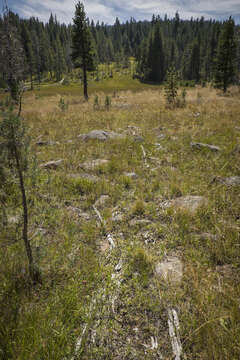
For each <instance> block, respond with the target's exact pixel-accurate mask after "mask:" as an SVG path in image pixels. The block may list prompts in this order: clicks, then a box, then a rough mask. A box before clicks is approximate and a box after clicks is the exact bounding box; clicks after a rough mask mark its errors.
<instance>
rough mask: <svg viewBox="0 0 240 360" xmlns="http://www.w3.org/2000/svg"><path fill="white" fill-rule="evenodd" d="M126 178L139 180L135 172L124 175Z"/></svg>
mask: <svg viewBox="0 0 240 360" xmlns="http://www.w3.org/2000/svg"><path fill="white" fill-rule="evenodd" d="M124 176H126V177H129V178H130V179H137V177H138V176H137V174H135V172H130V173H124Z"/></svg>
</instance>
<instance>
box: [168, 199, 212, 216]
mask: <svg viewBox="0 0 240 360" xmlns="http://www.w3.org/2000/svg"><path fill="white" fill-rule="evenodd" d="M206 203H207V199H206V198H204V197H203V196H191V195H188V196H181V197H179V198H177V199H174V200H169V201H166V202H165V203H163V207H165V208H168V207H174V208H176V209H181V210H185V211H189V212H190V213H194V212H195V211H196V210H197V209H198V208H199V207H200V206H202V205H204V204H206Z"/></svg>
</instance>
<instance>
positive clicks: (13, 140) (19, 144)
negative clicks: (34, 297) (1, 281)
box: [0, 107, 41, 283]
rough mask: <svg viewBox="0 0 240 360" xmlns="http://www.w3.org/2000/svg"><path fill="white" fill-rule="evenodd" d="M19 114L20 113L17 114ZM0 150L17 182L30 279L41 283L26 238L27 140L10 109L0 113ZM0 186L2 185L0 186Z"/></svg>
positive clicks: (22, 128)
mask: <svg viewBox="0 0 240 360" xmlns="http://www.w3.org/2000/svg"><path fill="white" fill-rule="evenodd" d="M19 113H20V112H19ZM0 119H1V122H0V150H1V160H3V159H5V164H6V165H5V166H6V167H7V166H8V167H9V168H10V169H11V170H12V171H13V170H15V173H16V175H17V178H18V180H19V188H20V192H21V198H22V210H23V228H22V238H23V241H24V245H25V250H26V254H27V258H28V268H29V274H30V278H31V280H32V282H33V283H36V282H39V281H41V279H40V273H39V271H38V270H37V269H36V267H35V266H34V261H33V255H32V248H31V244H30V240H29V237H28V220H29V215H28V202H27V195H26V186H25V176H24V175H25V173H26V171H27V168H28V164H27V160H28V156H27V154H28V151H27V150H28V145H29V141H28V140H29V139H28V136H27V135H26V132H25V127H24V124H23V121H22V118H21V117H20V116H19V115H16V114H15V112H14V111H13V108H12V107H9V108H8V109H7V111H6V110H3V111H2V112H1V113H0ZM1 185H2V184H1Z"/></svg>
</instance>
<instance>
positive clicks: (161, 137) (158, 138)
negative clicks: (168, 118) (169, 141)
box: [157, 134, 166, 141]
mask: <svg viewBox="0 0 240 360" xmlns="http://www.w3.org/2000/svg"><path fill="white" fill-rule="evenodd" d="M165 137H166V135H165V134H159V135H158V136H157V140H158V141H160V140H163V139H164V138H165Z"/></svg>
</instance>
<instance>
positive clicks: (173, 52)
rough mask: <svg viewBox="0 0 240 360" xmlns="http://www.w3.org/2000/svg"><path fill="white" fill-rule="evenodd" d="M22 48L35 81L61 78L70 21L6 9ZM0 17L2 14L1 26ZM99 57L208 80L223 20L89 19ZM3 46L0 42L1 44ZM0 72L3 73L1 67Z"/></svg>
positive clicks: (160, 75) (146, 77) (66, 69)
mask: <svg viewBox="0 0 240 360" xmlns="http://www.w3.org/2000/svg"><path fill="white" fill-rule="evenodd" d="M10 17H11V24H12V26H14V27H15V28H16V29H17V31H16V34H18V37H19V40H20V43H21V44H22V47H23V50H24V58H25V61H24V63H25V65H24V77H25V79H26V78H30V77H31V78H34V79H35V80H36V79H37V80H38V81H39V82H41V80H42V79H43V78H45V77H46V76H48V77H49V78H50V79H52V80H56V81H59V80H60V79H62V77H63V75H65V74H67V73H69V74H70V73H72V70H73V63H72V60H71V39H72V26H71V25H68V26H67V25H65V24H60V23H59V22H58V21H57V18H56V17H54V16H53V15H52V14H51V16H50V18H49V21H48V22H47V23H43V22H41V21H39V20H38V19H37V18H34V17H32V18H30V19H28V20H26V19H20V18H19V16H18V15H16V14H14V13H12V12H10ZM2 27H3V19H2V18H0V31H1V28H2ZM89 27H90V29H91V33H92V38H93V43H94V47H95V50H96V62H97V63H110V62H113V61H114V62H116V63H118V64H122V65H123V66H124V64H125V65H126V63H127V62H128V58H129V57H130V56H134V57H135V58H136V60H137V70H136V71H137V72H136V74H135V76H138V77H139V78H140V79H141V80H143V81H152V82H159V83H161V82H162V81H163V80H164V79H165V75H166V72H167V69H168V68H169V67H171V66H174V67H175V68H176V70H177V71H179V74H180V76H181V78H182V79H183V80H192V81H195V82H200V81H211V80H212V79H213V73H214V61H215V57H216V52H217V46H218V41H219V35H220V33H221V29H222V27H223V23H222V22H219V21H215V20H204V18H201V19H195V20H194V19H191V20H181V19H180V17H179V14H178V13H176V15H175V17H174V18H172V19H169V18H168V17H167V16H165V17H164V19H162V18H161V17H160V16H155V15H153V17H152V21H136V20H135V19H134V18H131V19H130V20H129V21H127V22H126V23H124V24H121V23H120V22H119V20H118V18H117V19H116V21H115V24H114V25H106V24H104V23H101V24H100V23H99V22H97V23H96V24H95V23H94V22H93V21H92V22H89ZM235 36H236V42H237V63H236V66H237V68H238V70H239V68H240V28H239V26H235ZM0 46H2V45H0ZM0 75H1V78H2V79H3V80H4V78H5V74H4V71H3V70H2V69H0Z"/></svg>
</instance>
